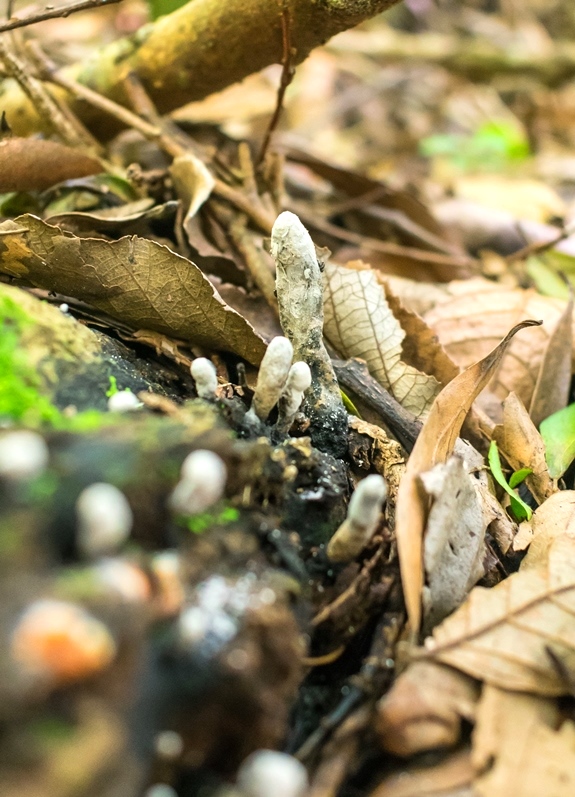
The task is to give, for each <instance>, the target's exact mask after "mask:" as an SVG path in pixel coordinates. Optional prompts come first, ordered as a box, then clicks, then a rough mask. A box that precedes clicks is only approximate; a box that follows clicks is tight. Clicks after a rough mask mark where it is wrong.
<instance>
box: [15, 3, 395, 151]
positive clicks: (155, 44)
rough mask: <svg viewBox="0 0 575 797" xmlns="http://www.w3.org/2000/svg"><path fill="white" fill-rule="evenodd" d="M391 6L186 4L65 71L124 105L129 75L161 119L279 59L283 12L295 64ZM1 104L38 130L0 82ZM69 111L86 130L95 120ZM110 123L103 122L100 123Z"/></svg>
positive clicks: (89, 113) (21, 130) (83, 111)
mask: <svg viewBox="0 0 575 797" xmlns="http://www.w3.org/2000/svg"><path fill="white" fill-rule="evenodd" d="M395 2H397V0H225V2H222V0H191V2H189V3H188V4H187V5H185V6H183V7H182V8H180V9H178V11H175V12H174V13H173V14H169V15H168V16H165V17H161V18H160V19H159V20H157V21H156V22H155V23H152V24H150V25H146V26H144V27H143V28H141V29H140V30H139V31H138V32H137V33H136V34H135V35H133V36H131V37H128V38H124V39H120V40H119V41H117V42H114V43H113V44H111V45H108V46H107V47H104V48H102V49H101V50H99V51H98V52H96V53H95V54H94V55H93V57H92V58H90V59H88V60H86V61H85V62H83V63H82V64H75V65H73V66H71V67H68V68H67V69H66V70H65V71H66V73H67V74H68V75H70V76H71V77H73V78H74V79H75V80H77V81H78V82H80V83H82V84H84V85H86V86H89V87H90V88H92V89H94V90H96V91H98V92H100V93H101V94H104V95H105V96H107V97H110V98H112V99H114V100H116V101H117V102H120V103H125V101H126V97H125V93H124V88H123V81H124V80H125V78H126V76H127V75H128V74H129V73H130V72H134V73H135V74H136V75H137V77H138V78H139V80H140V81H141V82H142V84H143V85H144V86H145V88H146V90H147V91H148V93H149V95H150V97H151V98H152V100H153V101H154V102H155V103H156V105H157V107H158V109H159V110H160V111H161V112H167V111H170V110H173V109H174V108H177V107H179V106H181V105H184V104H185V103H187V102H191V101H192V100H199V99H201V98H202V97H205V96H207V95H208V94H211V93H212V92H215V91H219V90H221V89H223V88H225V87H226V86H228V85H230V84H231V83H235V82H237V81H238V80H242V79H243V78H244V77H246V76H247V75H249V74H251V73H252V72H256V71H258V70H259V69H262V68H263V67H265V66H268V65H269V64H272V63H276V62H280V61H281V59H282V12H283V11H284V10H285V11H287V13H288V14H289V17H290V33H291V42H292V46H293V47H294V48H295V50H296V57H295V62H299V61H302V60H303V59H304V58H305V57H306V56H307V55H308V54H309V52H310V51H311V50H312V49H313V48H314V47H317V46H318V45H320V44H323V43H325V42H326V41H327V40H328V39H329V38H330V37H331V36H334V35H335V34H336V33H339V32H340V31H342V30H345V29H347V28H350V27H353V26H354V25H357V24H359V23H360V22H362V21H363V20H364V19H368V18H369V17H372V16H375V14H378V13H380V12H381V11H384V10H385V9H386V8H389V6H391V5H393V4H394V3H395ZM0 102H1V105H2V108H3V109H4V110H5V111H6V116H7V119H8V122H9V124H10V126H11V127H12V129H13V130H14V132H15V133H16V134H18V135H27V134H30V133H32V132H35V131H37V130H39V129H41V124H42V123H41V120H40V119H39V118H38V116H37V114H36V112H35V110H34V107H33V105H32V104H31V103H30V101H29V100H28V99H27V98H26V97H25V95H24V94H23V93H22V92H20V91H19V89H18V86H17V85H16V84H15V83H13V82H10V81H5V83H4V85H3V87H2V89H1V93H0ZM73 108H74V110H75V111H76V113H77V114H78V115H79V116H80V118H81V119H82V120H83V121H85V122H86V123H87V124H90V123H92V122H94V119H95V118H99V119H100V122H102V121H103V120H102V119H101V117H98V116H96V117H95V114H96V113H97V112H94V111H93V110H92V109H89V108H87V107H86V106H85V105H83V104H81V103H77V102H76V101H74V102H73ZM106 121H108V120H106Z"/></svg>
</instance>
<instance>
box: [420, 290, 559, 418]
mask: <svg viewBox="0 0 575 797" xmlns="http://www.w3.org/2000/svg"><path fill="white" fill-rule="evenodd" d="M564 309H565V302H562V301H561V300H559V299H552V298H550V297H548V296H541V295H540V294H537V293H536V292H535V291H534V290H521V289H518V288H517V289H514V288H504V287H501V286H500V285H497V284H496V283H493V282H489V281H488V280H483V279H472V280H467V281H466V282H453V283H451V284H450V285H449V288H448V290H447V291H446V292H445V293H444V295H443V299H442V300H439V301H438V302H437V303H436V304H435V306H434V307H433V308H432V309H431V310H429V311H428V312H426V313H425V314H424V320H425V321H426V322H427V323H428V324H429V326H430V327H431V328H432V329H433V330H435V332H436V333H437V336H438V338H439V340H440V342H441V343H442V345H443V346H444V348H445V350H446V351H447V354H448V355H449V356H450V357H451V359H452V360H453V361H454V362H455V363H457V365H459V366H460V367H461V368H467V367H468V366H469V365H470V363H472V362H474V361H475V360H477V359H480V358H481V357H484V356H485V355H486V354H487V352H488V351H489V350H490V349H491V348H492V347H493V346H494V345H495V343H496V342H497V341H498V340H500V339H501V338H502V337H503V335H505V333H506V331H507V330H508V329H509V328H510V327H511V326H513V324H516V323H518V322H519V321H521V320H523V319H526V318H540V319H542V320H543V324H542V326H541V327H540V328H539V329H536V330H533V332H532V333H531V334H530V335H529V338H526V337H519V338H516V339H515V340H514V341H513V343H512V344H511V345H510V346H509V348H508V350H507V352H506V354H505V356H504V357H503V358H502V359H501V362H500V364H499V367H498V368H497V371H496V373H495V374H494V378H493V380H492V381H491V383H490V385H489V388H490V390H491V391H492V393H494V394H495V396H496V397H497V398H498V399H500V400H502V399H504V398H505V397H506V396H507V394H508V393H510V392H511V391H514V392H515V393H517V395H518V396H519V398H520V399H521V400H522V401H523V403H524V404H525V406H526V407H529V406H530V403H531V398H532V396H533V389H534V386H535V384H536V382H537V378H538V375H539V370H540V367H541V363H542V360H543V357H544V354H545V351H546V347H547V345H548V342H549V338H550V336H551V334H552V333H553V330H554V329H555V328H556V326H557V323H558V321H559V319H560V317H561V315H562V313H563V311H564ZM486 409H487V410H488V411H489V409H490V408H487V407H486Z"/></svg>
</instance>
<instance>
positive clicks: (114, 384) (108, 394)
mask: <svg viewBox="0 0 575 797" xmlns="http://www.w3.org/2000/svg"><path fill="white" fill-rule="evenodd" d="M119 392H120V391H119V389H118V383H117V381H116V377H115V376H111V377H110V387H109V388H108V389H107V390H106V398H111V397H112V396H115V395H116V393H119Z"/></svg>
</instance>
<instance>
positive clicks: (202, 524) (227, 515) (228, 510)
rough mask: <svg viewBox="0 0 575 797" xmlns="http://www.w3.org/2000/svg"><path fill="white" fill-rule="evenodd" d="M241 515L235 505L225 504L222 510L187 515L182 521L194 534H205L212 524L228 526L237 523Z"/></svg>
mask: <svg viewBox="0 0 575 797" xmlns="http://www.w3.org/2000/svg"><path fill="white" fill-rule="evenodd" d="M239 516H240V513H239V510H237V509H236V508H235V507H233V506H224V507H223V508H222V509H221V510H220V511H215V512H202V513H201V514H199V515H193V516H186V517H184V518H182V522H183V525H185V526H187V528H188V530H189V531H191V532H192V534H203V533H204V531H207V530H208V529H209V528H211V527H212V526H227V525H228V524H229V523H235V521H236V520H237V519H238V518H239Z"/></svg>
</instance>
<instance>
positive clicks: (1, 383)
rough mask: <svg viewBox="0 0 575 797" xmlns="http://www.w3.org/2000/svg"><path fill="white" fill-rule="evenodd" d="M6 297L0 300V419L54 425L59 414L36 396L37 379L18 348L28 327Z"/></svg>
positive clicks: (47, 402) (42, 397)
mask: <svg viewBox="0 0 575 797" xmlns="http://www.w3.org/2000/svg"><path fill="white" fill-rule="evenodd" d="M32 323H33V322H32V320H31V319H30V318H29V317H28V316H27V315H26V313H25V312H24V311H23V310H22V308H21V307H19V306H18V305H17V304H16V302H14V301H13V300H12V299H11V298H9V297H8V296H0V419H8V420H12V421H19V422H21V423H23V424H25V425H27V426H38V425H40V424H42V423H55V422H56V421H57V420H58V419H59V417H60V415H61V414H60V412H59V410H58V409H57V408H56V407H54V406H53V405H52V404H51V403H50V401H48V399H47V398H46V397H45V396H42V395H41V393H40V392H39V388H40V378H39V376H38V374H37V373H36V371H35V370H34V369H33V368H32V367H31V366H30V364H29V363H28V361H27V358H26V353H25V351H24V350H23V349H22V348H21V346H20V337H21V334H22V331H23V330H24V328H25V327H26V326H28V325H30V324H32Z"/></svg>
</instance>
